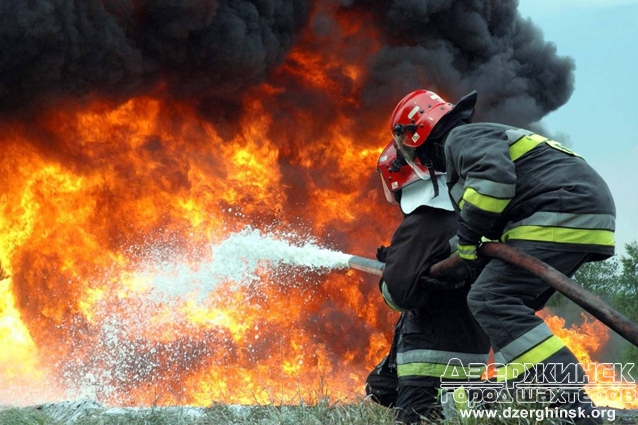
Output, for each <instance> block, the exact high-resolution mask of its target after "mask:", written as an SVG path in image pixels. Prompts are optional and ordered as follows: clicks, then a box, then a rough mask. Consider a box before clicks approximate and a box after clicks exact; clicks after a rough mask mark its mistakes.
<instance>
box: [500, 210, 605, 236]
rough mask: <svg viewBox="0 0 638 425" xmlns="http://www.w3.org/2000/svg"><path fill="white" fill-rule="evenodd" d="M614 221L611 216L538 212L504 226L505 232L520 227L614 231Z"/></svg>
mask: <svg viewBox="0 0 638 425" xmlns="http://www.w3.org/2000/svg"><path fill="white" fill-rule="evenodd" d="M615 220H616V218H615V217H614V216H613V215H612V214H570V213H559V212H548V211H539V212H536V213H534V214H532V215H531V216H529V217H527V218H525V219H523V220H521V221H517V222H515V223H509V224H508V225H507V226H505V232H507V231H508V230H510V229H512V228H514V227H518V226H521V225H530V226H553V227H569V228H573V229H592V230H600V229H606V230H614V229H615Z"/></svg>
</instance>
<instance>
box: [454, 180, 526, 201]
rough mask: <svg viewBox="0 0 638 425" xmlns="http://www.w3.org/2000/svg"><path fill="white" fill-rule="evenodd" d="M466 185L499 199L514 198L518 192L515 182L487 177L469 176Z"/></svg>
mask: <svg viewBox="0 0 638 425" xmlns="http://www.w3.org/2000/svg"><path fill="white" fill-rule="evenodd" d="M465 187H468V188H472V189H474V190H475V191H477V192H479V193H482V194H483V195H487V196H490V197H492V198H497V199H509V198H513V197H514V195H515V194H516V185H515V184H508V183H498V182H494V181H491V180H485V179H477V178H468V179H467V180H466V181H465Z"/></svg>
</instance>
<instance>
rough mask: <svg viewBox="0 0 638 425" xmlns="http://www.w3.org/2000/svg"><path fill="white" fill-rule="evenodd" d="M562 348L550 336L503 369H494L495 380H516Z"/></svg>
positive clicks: (554, 338)
mask: <svg viewBox="0 0 638 425" xmlns="http://www.w3.org/2000/svg"><path fill="white" fill-rule="evenodd" d="M564 346H565V344H563V342H562V341H561V340H560V339H558V338H557V337H556V336H551V337H549V338H547V339H546V340H545V341H543V342H542V343H540V344H538V345H537V346H536V347H534V348H532V349H531V350H529V351H528V352H527V353H525V354H523V355H522V356H520V357H518V358H516V359H514V360H512V361H511V363H509V364H507V365H506V366H505V367H501V368H498V369H496V380H497V381H499V382H500V381H505V380H508V379H514V378H516V377H518V376H519V375H520V374H522V373H524V372H525V371H526V370H529V369H531V368H533V367H534V366H536V365H537V364H539V363H542V362H544V361H545V360H547V359H548V358H549V357H550V356H552V355H553V354H555V353H556V352H557V351H558V350H560V349H561V348H563V347H564Z"/></svg>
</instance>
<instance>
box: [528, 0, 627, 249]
mask: <svg viewBox="0 0 638 425" xmlns="http://www.w3.org/2000/svg"><path fill="white" fill-rule="evenodd" d="M519 11H520V13H521V15H523V16H524V17H529V18H530V19H531V20H532V21H533V22H534V23H535V24H536V25H537V26H538V27H539V28H540V29H541V30H542V31H543V34H544V36H545V40H547V41H550V42H552V43H554V44H555V45H556V48H557V51H558V54H559V55H564V56H570V57H571V58H573V59H574V61H575V64H576V70H575V74H574V75H575V90H574V93H573V94H572V96H571V98H570V100H569V101H568V102H567V103H566V104H565V105H563V106H562V107H561V108H559V109H558V110H556V111H555V112H552V113H551V114H549V115H547V116H546V117H545V118H544V119H543V120H542V121H541V124H542V125H543V127H544V128H545V129H547V130H548V132H549V133H550V134H548V136H550V137H555V138H559V137H560V138H561V139H562V140H561V141H562V142H564V143H565V144H567V145H568V146H570V147H571V148H572V149H573V150H574V151H576V152H577V153H578V154H580V155H582V156H583V157H584V158H585V159H586V160H587V162H588V163H589V164H591V165H592V166H593V167H594V168H595V169H596V171H598V173H599V174H600V175H601V176H602V177H603V178H604V179H605V180H606V181H607V183H608V185H609V187H610V189H611V192H612V194H613V196H614V200H615V202H616V213H617V220H616V244H617V249H616V252H617V254H618V255H623V254H625V253H626V250H625V245H626V244H628V243H631V242H638V117H637V115H638V25H637V24H638V0H519Z"/></svg>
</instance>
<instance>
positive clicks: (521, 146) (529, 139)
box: [506, 130, 582, 161]
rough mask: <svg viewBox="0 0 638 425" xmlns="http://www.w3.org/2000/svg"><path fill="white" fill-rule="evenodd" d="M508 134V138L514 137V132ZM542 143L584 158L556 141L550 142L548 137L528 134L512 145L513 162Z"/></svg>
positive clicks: (511, 156)
mask: <svg viewBox="0 0 638 425" xmlns="http://www.w3.org/2000/svg"><path fill="white" fill-rule="evenodd" d="M506 133H508V137H512V136H514V132H510V131H509V130H508V131H507V132H506ZM519 134H520V133H519ZM517 135H518V134H517ZM541 143H545V144H547V145H548V146H550V147H552V148H554V149H556V150H559V151H561V152H564V153H566V154H568V155H571V156H577V157H579V158H582V156H580V155H578V154H577V153H576V152H574V151H573V150H571V149H569V148H568V147H566V146H564V145H562V144H561V143H559V142H557V141H555V140H549V139H548V138H547V137H543V136H540V135H538V134H528V135H524V136H522V137H520V138H518V139H516V140H515V141H514V142H513V143H512V142H511V143H510V159H511V160H512V161H516V160H517V159H519V158H520V157H521V156H523V155H525V154H526V153H527V152H529V151H531V150H532V149H534V148H535V147H536V146H538V145H539V144H541Z"/></svg>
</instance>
